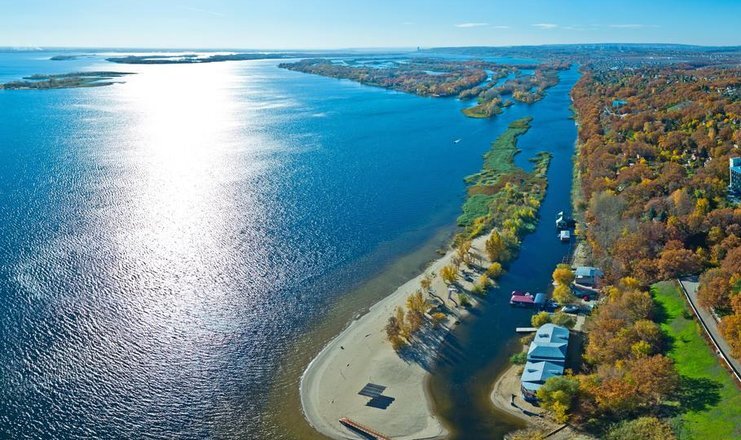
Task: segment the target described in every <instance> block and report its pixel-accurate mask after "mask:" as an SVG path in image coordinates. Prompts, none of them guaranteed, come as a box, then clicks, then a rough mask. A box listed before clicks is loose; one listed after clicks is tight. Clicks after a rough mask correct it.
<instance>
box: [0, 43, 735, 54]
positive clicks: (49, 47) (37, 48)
mask: <svg viewBox="0 0 741 440" xmlns="http://www.w3.org/2000/svg"><path fill="white" fill-rule="evenodd" d="M588 45H604V46H681V47H698V48H724V49H729V48H741V44H729V45H715V44H709V45H705V44H693V43H667V42H646V43H635V42H632V43H628V42H616V41H604V42H580V43H540V44H509V45H482V44H474V45H451V46H356V47H321V48H320V47H315V48H300V47H294V48H247V47H226V46H223V47H217V46H211V47H186V46H181V47H172V46H150V47H143V46H53V45H27V46H18V45H7V46H6V45H0V50H12V51H43V50H77V49H81V50H89V49H96V50H162V51H185V50H192V51H263V52H270V51H276V52H286V51H306V52H317V51H333V52H336V51H343V50H346V51H353V50H355V51H363V50H409V51H416V50H434V49H453V48H456V49H460V48H498V49H506V48H525V47H552V46H588Z"/></svg>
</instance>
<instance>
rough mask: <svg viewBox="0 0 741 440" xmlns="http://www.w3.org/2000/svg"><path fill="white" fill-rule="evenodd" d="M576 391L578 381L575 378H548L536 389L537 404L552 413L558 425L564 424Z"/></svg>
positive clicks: (577, 389)
mask: <svg viewBox="0 0 741 440" xmlns="http://www.w3.org/2000/svg"><path fill="white" fill-rule="evenodd" d="M578 391H579V381H578V380H576V379H575V378H573V377H570V376H554V377H550V378H548V380H546V381H545V383H544V384H543V386H542V387H540V388H539V389H538V392H537V397H538V402H539V403H540V406H542V407H543V408H544V409H546V410H548V411H551V412H552V413H553V416H554V418H555V419H556V421H557V422H558V423H566V421H567V420H568V419H569V411H570V410H571V406H572V403H573V401H574V398H575V397H576V395H577V392H578Z"/></svg>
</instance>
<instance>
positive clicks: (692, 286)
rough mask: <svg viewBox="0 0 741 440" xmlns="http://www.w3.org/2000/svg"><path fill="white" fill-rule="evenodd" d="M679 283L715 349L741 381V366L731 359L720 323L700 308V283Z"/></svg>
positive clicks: (693, 280)
mask: <svg viewBox="0 0 741 440" xmlns="http://www.w3.org/2000/svg"><path fill="white" fill-rule="evenodd" d="M679 283H680V284H681V286H682V289H683V290H684V293H685V296H686V297H687V299H688V300H689V301H690V304H691V305H692V307H693V309H694V311H695V314H696V315H697V316H698V317H699V318H700V321H701V322H702V323H703V324H704V325H703V327H704V328H705V332H706V333H707V334H708V335H709V336H710V339H712V340H713V342H714V343H715V348H717V350H716V351H717V352H718V354H719V356H720V357H721V358H723V359H724V361H725V362H726V363H727V364H729V365H730V367H731V369H732V370H733V374H734V375H735V376H736V380H738V381H741V377H739V374H740V373H739V372H741V364H740V363H739V362H738V360H737V359H735V358H733V357H731V347H730V346H729V345H728V343H727V342H726V340H725V339H724V338H723V336H722V335H721V334H720V330H719V329H718V323H717V322H716V321H715V318H714V317H713V315H712V314H711V313H710V312H709V311H708V310H707V309H704V308H702V307H700V304H699V303H698V301H697V287H698V285H699V284H700V283H698V282H697V279H689V278H685V279H681V280H679Z"/></svg>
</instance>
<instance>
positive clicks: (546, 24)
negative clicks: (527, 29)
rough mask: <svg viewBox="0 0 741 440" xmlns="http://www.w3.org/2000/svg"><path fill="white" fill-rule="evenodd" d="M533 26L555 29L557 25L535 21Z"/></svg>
mask: <svg viewBox="0 0 741 440" xmlns="http://www.w3.org/2000/svg"><path fill="white" fill-rule="evenodd" d="M533 27H536V28H539V29H555V28H557V27H558V25H557V24H553V23H535V24H533Z"/></svg>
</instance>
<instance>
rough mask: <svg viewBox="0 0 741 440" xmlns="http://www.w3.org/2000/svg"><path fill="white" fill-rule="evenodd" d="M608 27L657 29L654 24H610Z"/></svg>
mask: <svg viewBox="0 0 741 440" xmlns="http://www.w3.org/2000/svg"><path fill="white" fill-rule="evenodd" d="M608 27H611V28H616V29H640V28H649V27H658V26H656V25H655V24H637V23H629V24H610V25H608Z"/></svg>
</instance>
